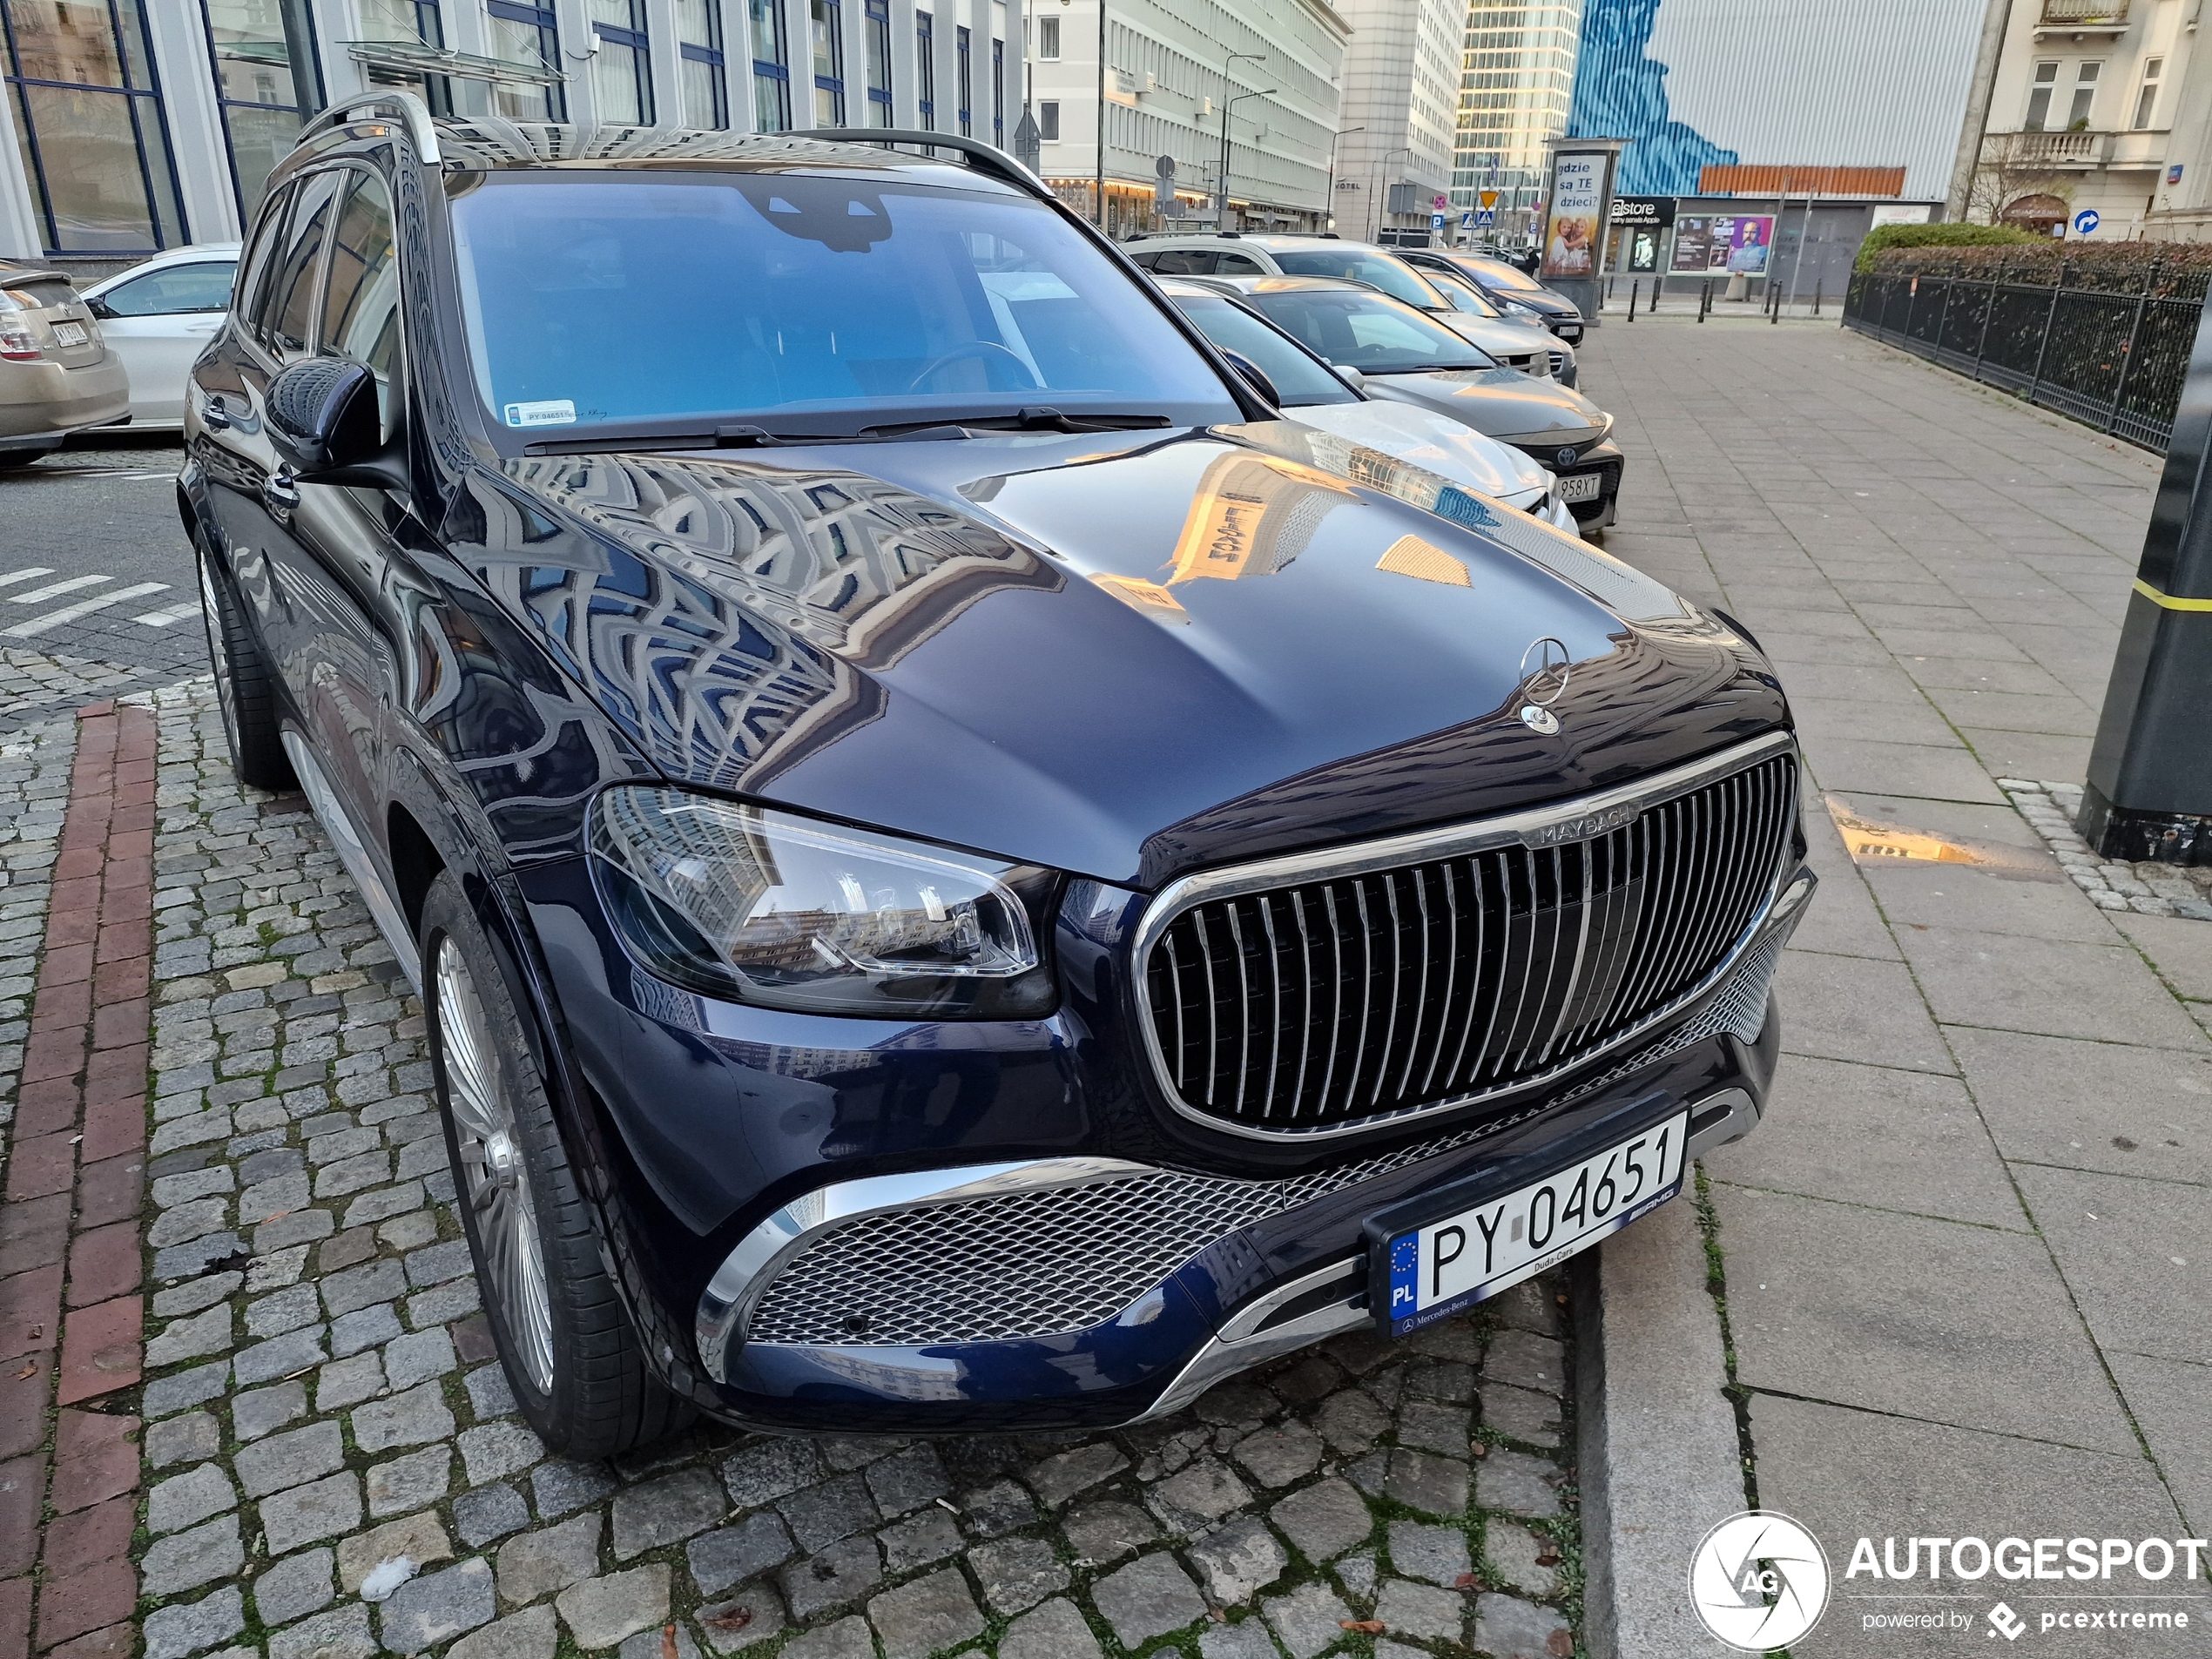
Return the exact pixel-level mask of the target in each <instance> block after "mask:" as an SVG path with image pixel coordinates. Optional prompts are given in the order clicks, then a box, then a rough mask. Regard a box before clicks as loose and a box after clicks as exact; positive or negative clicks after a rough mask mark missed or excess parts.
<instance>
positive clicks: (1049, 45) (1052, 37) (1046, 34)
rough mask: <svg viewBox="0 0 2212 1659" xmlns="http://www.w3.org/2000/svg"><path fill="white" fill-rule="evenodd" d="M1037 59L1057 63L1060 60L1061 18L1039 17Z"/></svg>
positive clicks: (1045, 62)
mask: <svg viewBox="0 0 2212 1659" xmlns="http://www.w3.org/2000/svg"><path fill="white" fill-rule="evenodd" d="M1037 61H1038V62H1040V63H1044V64H1056V63H1058V62H1059V61H1060V19H1059V18H1057V17H1040V18H1038V19H1037Z"/></svg>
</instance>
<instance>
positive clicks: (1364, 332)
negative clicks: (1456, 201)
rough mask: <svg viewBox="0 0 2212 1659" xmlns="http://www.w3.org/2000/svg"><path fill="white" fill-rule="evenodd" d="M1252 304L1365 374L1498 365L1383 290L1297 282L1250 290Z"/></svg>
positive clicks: (1301, 340) (1304, 341)
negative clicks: (1290, 286) (1284, 287)
mask: <svg viewBox="0 0 2212 1659" xmlns="http://www.w3.org/2000/svg"><path fill="white" fill-rule="evenodd" d="M1251 304H1252V308H1253V309H1254V310H1255V311H1258V312H1259V313H1260V314H1262V315H1264V316H1265V317H1266V318H1267V320H1269V321H1271V322H1272V323H1274V324H1276V325H1277V326H1278V327H1280V328H1281V329H1282V330H1283V331H1284V333H1285V334H1289V335H1290V336H1291V338H1292V339H1293V340H1296V341H1298V342H1299V343H1300V344H1302V345H1304V346H1305V347H1307V348H1308V349H1309V350H1311V351H1312V352H1313V353H1315V354H1317V355H1318V356H1321V357H1324V358H1325V359H1327V360H1328V361H1330V362H1332V363H1334V364H1335V365H1336V366H1337V367H1338V368H1356V369H1358V370H1359V372H1360V373H1361V374H1418V373H1420V371H1422V370H1424V369H1438V368H1496V367H1497V366H1498V364H1497V360H1496V359H1495V358H1494V357H1492V356H1490V355H1489V354H1487V352H1484V351H1483V350H1481V349H1480V347H1475V346H1472V345H1469V344H1468V343H1467V341H1464V340H1462V339H1460V336H1459V335H1457V334H1453V332H1452V331H1451V330H1450V329H1449V328H1447V327H1444V325H1443V324H1441V323H1438V322H1432V321H1430V320H1429V319H1428V317H1427V316H1426V314H1423V313H1421V312H1419V311H1416V310H1414V309H1413V307H1411V306H1401V305H1399V303H1398V301H1397V300H1392V299H1387V298H1386V297H1385V296H1384V295H1382V294H1379V293H1358V292H1355V291H1354V290H1352V289H1350V288H1334V289H1331V288H1303V289H1299V288H1293V289H1290V290H1287V291H1285V292H1282V293H1264V292H1263V293H1255V294H1253V295H1251Z"/></svg>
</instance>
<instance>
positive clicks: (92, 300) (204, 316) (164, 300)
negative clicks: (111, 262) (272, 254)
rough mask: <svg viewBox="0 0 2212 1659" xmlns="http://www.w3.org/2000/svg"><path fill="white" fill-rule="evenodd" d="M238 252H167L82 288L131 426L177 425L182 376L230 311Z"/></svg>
mask: <svg viewBox="0 0 2212 1659" xmlns="http://www.w3.org/2000/svg"><path fill="white" fill-rule="evenodd" d="M238 247H239V245H238V244H237V243H236V242H199V243H195V244H194V245H193V246H191V247H180V248H173V249H172V250H171V251H170V252H168V253H157V254H155V255H154V257H153V258H152V259H150V260H146V261H145V263H144V264H143V265H134V266H132V267H131V268H130V269H129V270H127V271H125V272H123V273H121V274H120V275H118V276H111V277H109V278H108V279H107V280H105V281H102V282H96V283H94V284H93V285H92V286H91V287H89V288H87V289H85V290H84V303H85V304H86V305H87V306H89V307H91V310H92V314H93V315H94V316H96V317H98V319H99V320H100V329H101V332H102V333H103V334H105V335H106V337H107V343H108V349H109V350H110V351H111V352H113V353H114V354H116V356H117V357H118V359H120V360H121V361H122V363H123V367H124V369H125V372H126V373H128V374H129V375H130V377H131V424H132V425H133V426H153V427H169V426H177V425H179V424H181V423H182V422H183V421H184V418H185V378H186V377H187V376H188V375H189V374H191V373H192V364H193V362H194V361H196V360H197V359H198V358H199V354H200V353H201V352H202V351H203V350H205V349H206V346H207V342H208V341H210V340H212V339H213V338H214V337H215V331H216V330H217V329H218V328H219V327H222V326H223V316H224V314H225V313H226V312H227V311H229V309H230V308H231V284H232V281H233V279H234V278H235V277H236V276H237V274H238Z"/></svg>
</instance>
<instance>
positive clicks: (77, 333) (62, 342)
mask: <svg viewBox="0 0 2212 1659" xmlns="http://www.w3.org/2000/svg"><path fill="white" fill-rule="evenodd" d="M88 338H90V336H88V335H87V334H85V332H84V324H83V323H81V322H57V323H56V324H55V325H54V344H56V345H57V346H82V345H83V344H84V342H85V341H86V340H87V339H88Z"/></svg>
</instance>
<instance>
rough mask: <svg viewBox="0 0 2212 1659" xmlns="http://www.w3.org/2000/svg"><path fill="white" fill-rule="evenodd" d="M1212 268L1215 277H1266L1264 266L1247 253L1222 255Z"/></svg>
mask: <svg viewBox="0 0 2212 1659" xmlns="http://www.w3.org/2000/svg"><path fill="white" fill-rule="evenodd" d="M1220 261H1221V262H1220V263H1219V264H1217V265H1216V266H1214V268H1213V273H1214V274H1215V275H1216V276H1266V275H1267V274H1269V273H1268V271H1267V269H1266V267H1265V266H1262V265H1261V264H1260V262H1259V261H1258V260H1256V259H1254V258H1252V256H1251V254H1249V253H1224V254H1222V255H1221V256H1220Z"/></svg>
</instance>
